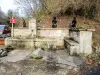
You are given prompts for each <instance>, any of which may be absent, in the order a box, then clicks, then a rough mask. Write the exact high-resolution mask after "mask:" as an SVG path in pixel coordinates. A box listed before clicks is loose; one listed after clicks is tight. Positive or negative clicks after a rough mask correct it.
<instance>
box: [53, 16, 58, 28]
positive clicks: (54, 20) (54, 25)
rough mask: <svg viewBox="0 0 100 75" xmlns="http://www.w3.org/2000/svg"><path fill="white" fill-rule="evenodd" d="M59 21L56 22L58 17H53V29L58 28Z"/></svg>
mask: <svg viewBox="0 0 100 75" xmlns="http://www.w3.org/2000/svg"><path fill="white" fill-rule="evenodd" d="M56 23H57V20H56V17H55V16H54V17H53V20H52V28H56V27H57V24H56Z"/></svg>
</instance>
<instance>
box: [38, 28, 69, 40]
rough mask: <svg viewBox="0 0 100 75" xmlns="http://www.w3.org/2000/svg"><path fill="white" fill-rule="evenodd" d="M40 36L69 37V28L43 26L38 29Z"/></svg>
mask: <svg viewBox="0 0 100 75" xmlns="http://www.w3.org/2000/svg"><path fill="white" fill-rule="evenodd" d="M38 33H39V35H40V36H43V37H52V38H62V39H63V38H64V37H69V30H68V29H67V28H41V29H40V30H38Z"/></svg>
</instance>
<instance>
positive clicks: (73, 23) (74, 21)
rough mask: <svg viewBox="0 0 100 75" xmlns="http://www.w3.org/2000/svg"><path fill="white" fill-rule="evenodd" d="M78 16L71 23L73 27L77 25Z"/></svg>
mask: <svg viewBox="0 0 100 75" xmlns="http://www.w3.org/2000/svg"><path fill="white" fill-rule="evenodd" d="M76 23H77V21H76V17H74V18H73V21H72V24H71V27H76Z"/></svg>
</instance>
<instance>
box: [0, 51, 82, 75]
mask: <svg viewBox="0 0 100 75" xmlns="http://www.w3.org/2000/svg"><path fill="white" fill-rule="evenodd" d="M31 53H32V51H28V50H26V51H25V50H14V51H12V52H10V53H9V54H8V56H7V57H3V58H0V61H1V62H0V75H17V74H18V73H19V72H21V73H22V75H67V73H68V71H69V69H71V68H73V67H74V68H75V67H77V64H78V65H80V64H82V62H83V60H82V59H81V58H79V57H72V56H69V55H68V54H67V52H66V50H58V51H45V52H44V57H43V59H29V55H30V54H31ZM75 60H76V61H79V62H80V63H79V62H76V61H75Z"/></svg>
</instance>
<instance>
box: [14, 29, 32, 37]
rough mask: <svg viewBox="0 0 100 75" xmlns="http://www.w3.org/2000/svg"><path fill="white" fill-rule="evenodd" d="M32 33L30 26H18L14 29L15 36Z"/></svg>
mask: <svg viewBox="0 0 100 75" xmlns="http://www.w3.org/2000/svg"><path fill="white" fill-rule="evenodd" d="M31 34H32V31H31V30H30V29H28V28H16V29H14V37H16V36H29V35H31Z"/></svg>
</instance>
